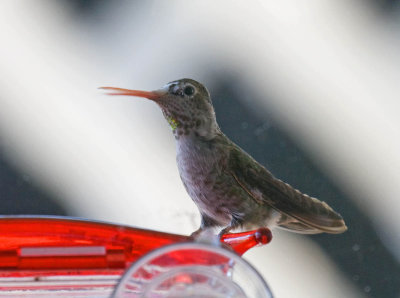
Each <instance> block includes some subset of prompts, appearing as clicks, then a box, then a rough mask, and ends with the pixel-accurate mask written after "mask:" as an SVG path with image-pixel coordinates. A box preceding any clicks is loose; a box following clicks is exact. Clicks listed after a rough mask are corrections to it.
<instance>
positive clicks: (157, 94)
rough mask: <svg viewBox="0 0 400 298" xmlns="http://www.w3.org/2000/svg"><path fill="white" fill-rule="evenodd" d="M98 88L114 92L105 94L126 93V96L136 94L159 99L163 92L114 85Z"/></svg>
mask: <svg viewBox="0 0 400 298" xmlns="http://www.w3.org/2000/svg"><path fill="white" fill-rule="evenodd" d="M99 89H103V90H111V91H115V92H110V93H107V95H128V96H138V97H145V98H148V99H152V100H157V99H159V98H160V97H161V96H162V95H163V94H162V92H158V91H141V90H131V89H124V88H116V87H100V88H99Z"/></svg>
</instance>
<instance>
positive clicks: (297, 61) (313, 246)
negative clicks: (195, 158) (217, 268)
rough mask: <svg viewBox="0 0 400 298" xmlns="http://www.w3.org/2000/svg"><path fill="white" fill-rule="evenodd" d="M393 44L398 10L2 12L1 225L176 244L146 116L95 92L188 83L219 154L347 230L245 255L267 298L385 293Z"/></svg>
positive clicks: (396, 283)
mask: <svg viewBox="0 0 400 298" xmlns="http://www.w3.org/2000/svg"><path fill="white" fill-rule="evenodd" d="M399 32H400V4H399V2H398V1H395V0H368V1H361V0H339V1H332V0H330V1H329V0H310V1H297V0H283V1H269V0H260V1H252V2H251V3H250V2H249V1H211V0H210V1H204V0H203V1H183V0H182V1H175V0H174V1H123V0H118V1H96V0H91V1H89V0H87V1H84V0H59V1H50V0H37V1H23V0H18V1H14V0H8V1H7V0H5V1H1V2H0V37H1V40H2V45H1V47H0V90H1V92H0V213H1V214H51V215H70V216H79V217H85V218H89V219H96V220H103V221H110V222H114V223H120V224H126V225H133V226H138V227H143V228H148V229H156V230H161V231H167V232H173V233H179V234H190V233H191V232H192V231H194V230H195V229H196V228H197V227H198V225H199V222H200V219H199V216H198V211H197V209H196V207H195V205H194V204H193V203H192V201H191V200H190V198H189V196H188V195H187V194H186V192H185V190H184V187H183V185H182V183H181V181H180V178H179V174H178V171H177V168H176V165H175V144H174V138H173V136H172V134H171V132H170V128H169V126H168V124H167V123H166V121H165V120H164V118H163V117H162V114H161V111H160V110H159V109H158V107H157V106H156V105H155V104H154V103H152V102H150V101H146V100H143V99H139V98H128V97H127V98H125V97H107V96H105V95H103V94H102V93H103V92H100V91H99V90H98V89H97V88H98V87H99V86H116V87H124V88H132V89H143V90H154V89H157V88H159V87H161V86H163V85H164V84H165V83H167V82H170V81H172V80H176V79H180V78H184V77H189V78H193V79H196V80H199V81H200V82H203V83H204V84H205V85H206V86H207V87H208V89H209V90H210V93H211V95H212V99H213V102H214V105H215V109H216V114H217V119H218V121H219V124H220V126H221V128H222V130H223V131H224V132H225V133H226V134H227V135H228V136H229V137H230V138H231V139H232V140H233V141H235V142H236V143H238V144H239V145H240V146H241V147H242V148H243V149H245V150H246V151H247V152H249V153H250V154H251V155H253V157H255V158H256V159H257V160H258V161H259V162H261V163H262V164H264V165H265V166H267V167H268V168H269V169H270V170H271V171H272V172H273V174H274V175H275V176H277V177H278V178H280V179H282V180H284V181H286V182H288V183H290V184H291V185H293V186H295V187H296V188H298V189H300V190H302V191H303V192H305V193H308V194H310V195H312V196H315V197H318V198H320V199H322V200H324V201H326V202H328V203H329V204H330V205H331V206H332V207H333V208H334V209H335V210H337V211H338V212H340V213H341V214H342V215H343V217H344V219H345V220H346V223H347V226H348V227H349V230H348V231H347V232H346V233H344V234H341V235H314V236H301V235H296V234H291V233H287V232H283V231H279V230H275V231H274V240H273V241H272V243H271V244H269V245H268V246H266V247H263V248H256V249H253V250H252V251H251V252H249V253H247V254H246V255H245V258H246V259H247V260H249V261H250V262H251V263H252V264H254V265H255V266H256V268H257V269H258V270H259V271H260V272H261V274H262V275H263V276H264V278H265V279H266V280H267V282H268V283H269V285H270V287H271V288H272V290H273V292H274V293H275V295H276V297H308V298H309V297H315V298H317V297H386V298H390V297H400V263H399V260H400V216H399V214H398V213H399V210H400V199H399V196H398V185H399V183H400V156H399V152H400V138H399V128H400V117H399V111H400V101H399V99H398V95H399V93H400V84H399V81H400V51H399V50H400V34H399Z"/></svg>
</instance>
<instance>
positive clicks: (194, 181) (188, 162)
mask: <svg viewBox="0 0 400 298" xmlns="http://www.w3.org/2000/svg"><path fill="white" fill-rule="evenodd" d="M225 164H226V157H225V156H224V154H223V150H221V148H219V147H218V146H216V144H214V143H213V142H210V141H207V142H200V141H196V140H195V141H193V140H186V142H183V141H181V142H178V143H177V165H178V169H179V173H180V176H181V179H182V182H183V184H184V185H185V187H186V190H187V191H188V193H189V195H190V196H191V198H192V199H193V200H194V201H195V202H196V203H197V204H198V205H199V204H208V203H209V202H210V201H212V200H213V199H215V198H214V196H215V191H214V189H215V184H216V183H217V181H218V180H220V179H221V176H222V175H224V173H223V171H224V166H225Z"/></svg>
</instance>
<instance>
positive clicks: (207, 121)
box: [101, 79, 347, 237]
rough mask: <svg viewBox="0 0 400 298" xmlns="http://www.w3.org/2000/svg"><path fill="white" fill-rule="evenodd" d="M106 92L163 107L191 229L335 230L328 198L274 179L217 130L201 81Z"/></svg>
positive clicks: (339, 222) (336, 217)
mask: <svg viewBox="0 0 400 298" xmlns="http://www.w3.org/2000/svg"><path fill="white" fill-rule="evenodd" d="M101 89H105V90H108V91H109V92H110V93H108V94H109V95H127V96H136V97H143V98H147V99H149V100H152V101H154V102H155V103H156V104H157V105H158V106H159V107H160V108H161V110H162V113H163V115H164V117H165V119H166V120H167V121H168V123H169V125H170V126H171V129H172V132H173V135H174V137H175V140H176V152H177V154H176V161H177V165H178V170H179V174H180V177H181V180H182V182H183V184H184V186H185V188H186V191H187V192H188V194H189V196H190V197H191V198H192V200H193V201H194V203H195V204H196V205H197V208H198V209H199V211H200V214H201V224H200V227H199V229H198V230H196V231H195V232H193V233H192V236H193V237H196V236H198V235H199V234H201V233H202V232H203V231H205V230H209V229H220V232H219V236H220V237H222V235H224V234H226V233H228V232H230V231H232V230H237V229H241V230H249V229H254V228H260V227H267V228H273V227H275V226H276V227H278V228H282V229H285V230H288V231H292V232H297V233H302V234H317V233H323V232H325V233H331V234H339V233H342V232H345V231H346V230H347V227H346V224H345V222H344V220H343V218H342V217H341V216H340V214H338V213H337V212H335V211H334V210H333V209H332V208H331V207H330V206H329V205H328V204H327V203H325V202H322V201H320V200H318V199H316V198H313V197H310V196H308V195H306V194H303V193H301V192H300V191H299V190H297V189H295V188H293V187H292V186H290V185H289V184H287V183H285V182H283V181H281V180H279V179H278V178H275V177H274V176H273V175H272V174H271V173H270V172H269V171H268V170H267V169H266V168H265V167H264V166H263V165H261V164H260V163H258V162H257V161H256V160H255V159H254V158H252V157H251V156H250V155H249V154H248V153H246V152H245V151H244V150H243V149H241V148H240V147H239V146H238V145H236V144H235V143H234V142H232V141H231V140H230V139H229V138H228V137H227V136H226V135H225V134H224V133H223V132H222V131H221V129H220V127H219V125H218V123H217V120H216V115H215V111H214V107H213V104H212V101H211V96H210V93H209V92H208V90H207V89H206V87H205V86H204V85H202V84H201V83H199V82H197V81H195V80H192V79H180V80H176V81H172V82H170V83H168V84H166V85H165V86H164V87H162V88H161V89H158V90H155V91H140V90H130V89H123V88H115V87H101Z"/></svg>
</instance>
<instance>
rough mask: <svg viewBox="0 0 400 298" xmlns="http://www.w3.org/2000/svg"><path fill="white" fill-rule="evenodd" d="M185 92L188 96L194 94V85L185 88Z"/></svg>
mask: <svg viewBox="0 0 400 298" xmlns="http://www.w3.org/2000/svg"><path fill="white" fill-rule="evenodd" d="M183 93H185V94H186V95H187V96H191V95H193V94H194V88H193V87H192V86H186V87H185V89H183Z"/></svg>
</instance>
